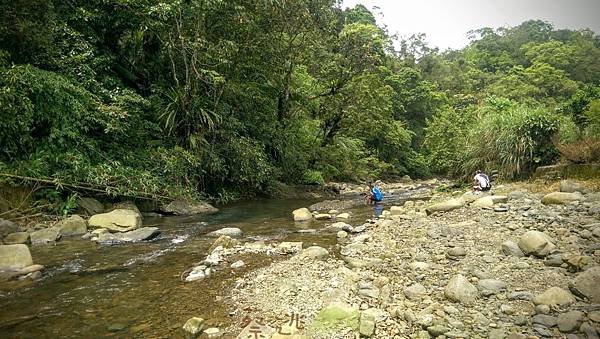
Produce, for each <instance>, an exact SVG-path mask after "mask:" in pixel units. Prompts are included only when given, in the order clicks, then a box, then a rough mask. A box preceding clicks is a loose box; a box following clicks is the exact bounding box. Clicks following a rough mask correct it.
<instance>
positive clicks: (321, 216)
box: [315, 213, 331, 220]
mask: <svg viewBox="0 0 600 339" xmlns="http://www.w3.org/2000/svg"><path fill="white" fill-rule="evenodd" d="M328 219H331V214H329V213H319V214H315V220H328Z"/></svg>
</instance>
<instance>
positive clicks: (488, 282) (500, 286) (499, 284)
mask: <svg viewBox="0 0 600 339" xmlns="http://www.w3.org/2000/svg"><path fill="white" fill-rule="evenodd" d="M477 288H478V289H479V291H481V294H483V295H484V296H489V295H492V294H498V293H501V292H504V291H506V283H505V282H504V281H502V280H496V279H483V280H479V282H478V283H477Z"/></svg>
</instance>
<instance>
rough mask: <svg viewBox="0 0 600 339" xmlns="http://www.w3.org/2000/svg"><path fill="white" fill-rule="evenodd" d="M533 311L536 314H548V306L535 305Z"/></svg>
mask: <svg viewBox="0 0 600 339" xmlns="http://www.w3.org/2000/svg"><path fill="white" fill-rule="evenodd" d="M535 313H536V314H549V313H550V306H548V305H536V306H535Z"/></svg>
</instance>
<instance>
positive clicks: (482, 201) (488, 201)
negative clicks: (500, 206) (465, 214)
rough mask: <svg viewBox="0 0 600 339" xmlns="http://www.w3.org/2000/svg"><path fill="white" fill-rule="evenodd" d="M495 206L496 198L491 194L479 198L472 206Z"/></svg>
mask: <svg viewBox="0 0 600 339" xmlns="http://www.w3.org/2000/svg"><path fill="white" fill-rule="evenodd" d="M492 206H494V199H492V197H491V196H487V197H482V198H479V199H477V200H475V201H473V203H471V207H492Z"/></svg>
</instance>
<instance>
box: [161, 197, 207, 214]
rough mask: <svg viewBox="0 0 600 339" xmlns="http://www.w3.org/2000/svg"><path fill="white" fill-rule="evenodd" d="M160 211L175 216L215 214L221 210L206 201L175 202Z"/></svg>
mask: <svg viewBox="0 0 600 339" xmlns="http://www.w3.org/2000/svg"><path fill="white" fill-rule="evenodd" d="M160 210H161V211H162V212H165V213H173V214H175V215H196V214H213V213H217V212H219V209H218V208H216V207H214V206H212V205H211V204H209V203H207V202H205V201H185V200H174V201H172V202H170V203H169V204H167V205H164V206H161V208H160Z"/></svg>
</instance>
